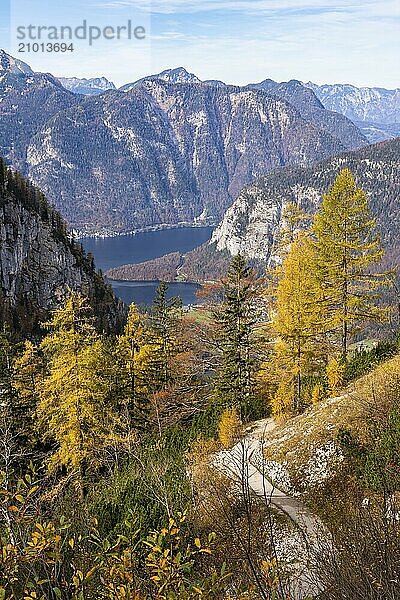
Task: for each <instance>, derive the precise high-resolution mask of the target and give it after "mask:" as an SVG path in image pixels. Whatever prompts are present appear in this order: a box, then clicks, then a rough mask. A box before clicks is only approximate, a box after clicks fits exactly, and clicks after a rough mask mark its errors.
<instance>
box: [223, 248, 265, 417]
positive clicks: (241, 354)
mask: <svg viewBox="0 0 400 600" xmlns="http://www.w3.org/2000/svg"><path fill="white" fill-rule="evenodd" d="M257 284H258V282H257V280H256V278H255V277H254V273H253V272H252V270H251V269H250V268H249V267H248V266H247V265H246V262H245V260H244V258H243V257H242V256H240V255H238V256H236V257H234V258H233V259H232V262H231V265H230V267H229V270H228V274H227V277H226V279H225V280H224V281H223V302H222V305H221V307H220V309H219V310H218V311H217V312H216V313H215V315H214V319H215V322H216V326H217V330H218V339H217V345H218V347H219V352H220V355H221V358H220V365H219V368H218V373H217V377H216V384H215V393H216V398H217V400H218V402H219V403H222V405H223V406H226V407H231V408H236V409H237V410H238V411H239V414H240V416H241V418H242V420H244V421H245V420H247V419H248V418H249V417H250V414H251V410H252V404H253V401H254V400H255V397H256V395H255V390H256V373H257V366H258V364H257V359H256V335H255V329H256V323H257V310H256V303H255V298H256V294H257Z"/></svg>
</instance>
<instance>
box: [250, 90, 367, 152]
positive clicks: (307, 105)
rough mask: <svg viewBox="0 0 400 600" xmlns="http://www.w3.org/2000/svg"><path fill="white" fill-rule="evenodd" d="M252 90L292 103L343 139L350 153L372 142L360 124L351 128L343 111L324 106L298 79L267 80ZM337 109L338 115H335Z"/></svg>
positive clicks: (328, 130) (327, 130)
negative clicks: (362, 131) (359, 127)
mask: <svg viewBox="0 0 400 600" xmlns="http://www.w3.org/2000/svg"><path fill="white" fill-rule="evenodd" d="M248 87H249V88H250V89H259V90H263V91H265V92H267V93H268V94H269V95H270V96H273V97H274V98H279V99H281V100H285V101H286V102H289V103H290V104H291V105H292V106H294V107H295V108H296V109H297V110H298V111H299V113H300V114H301V116H302V117H303V119H305V120H307V121H309V122H310V123H313V124H314V125H316V126H318V127H319V128H320V129H322V130H323V131H326V132H327V133H329V134H330V135H332V136H334V137H337V138H339V139H340V140H341V142H342V143H343V145H344V146H345V147H346V148H347V149H348V150H353V149H356V148H360V147H361V146H365V145H366V144H367V143H368V142H367V139H366V137H365V136H364V135H363V134H362V133H361V132H360V130H359V129H358V128H357V127H356V125H353V126H351V125H350V124H349V119H348V118H347V117H346V116H344V115H343V114H339V113H341V112H342V111H341V110H336V109H334V108H331V107H330V106H325V107H324V105H323V104H322V102H321V101H320V100H319V99H318V97H317V95H316V94H315V93H314V91H313V90H311V89H310V88H308V87H306V86H305V85H303V84H302V83H301V82H300V81H297V80H296V79H292V80H291V81H288V82H282V83H276V82H275V81H272V80H271V79H266V80H265V81H262V82H261V83H256V84H250V85H249V86H248ZM334 110H336V112H333V111H334Z"/></svg>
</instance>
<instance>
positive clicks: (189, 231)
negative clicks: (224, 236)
mask: <svg viewBox="0 0 400 600" xmlns="http://www.w3.org/2000/svg"><path fill="white" fill-rule="evenodd" d="M212 232H213V228H212V227H182V228H179V229H162V230H160V231H146V232H144V233H137V234H135V235H120V236H116V237H109V238H83V239H81V240H80V241H81V243H82V245H83V247H84V248H85V250H86V251H87V252H91V253H92V254H93V256H94V258H95V262H96V267H97V268H98V269H102V271H103V272H105V271H107V270H108V269H111V268H113V267H120V266H121V265H127V264H136V263H140V262H144V261H145V260H151V259H153V258H157V257H159V256H162V255H163V254H168V253H169V252H182V253H184V252H189V251H190V250H193V249H194V248H196V246H200V244H204V243H205V242H207V241H208V240H209V239H210V238H211V235H212ZM110 283H111V285H112V286H113V289H114V291H115V294H116V295H117V296H118V297H119V298H121V299H122V300H123V301H124V302H126V303H127V304H131V303H132V302H135V304H146V305H148V304H151V303H152V301H153V298H154V293H155V290H156V288H157V285H158V283H157V282H153V281H112V280H110ZM198 288H199V286H198V285H195V284H192V283H171V284H170V287H169V290H168V295H169V296H180V297H181V298H182V302H183V304H185V305H187V304H196V303H197V302H198V300H197V298H196V295H195V294H196V291H197V290H198Z"/></svg>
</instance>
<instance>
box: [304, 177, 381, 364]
mask: <svg viewBox="0 0 400 600" xmlns="http://www.w3.org/2000/svg"><path fill="white" fill-rule="evenodd" d="M313 232H314V235H315V237H316V248H317V255H318V272H319V279H320V282H321V286H322V288H323V292H324V300H325V303H326V329H327V330H328V331H331V332H332V333H333V332H336V333H337V334H338V336H339V339H340V347H341V352H342V355H343V358H344V359H346V357H347V350H348V341H349V336H350V335H351V333H352V330H353V328H354V327H355V326H357V325H358V324H362V323H365V322H366V321H368V320H371V319H372V320H382V319H383V318H384V317H385V314H386V311H385V310H384V309H382V308H379V307H378V306H377V300H378V298H379V288H380V287H381V286H382V285H384V284H387V283H388V282H389V280H388V277H387V274H383V273H379V272H377V271H376V269H375V270H374V267H375V266H376V265H377V264H378V263H379V262H380V260H381V259H382V256H383V250H382V247H381V243H380V238H379V234H378V233H377V231H376V221H375V219H374V218H373V217H372V216H371V212H370V208H369V203H368V197H367V195H366V193H365V192H364V191H363V190H362V189H361V188H360V187H358V185H357V183H356V181H355V180H354V177H353V175H352V173H351V171H350V170H349V169H343V170H342V171H341V172H340V173H339V175H338V177H337V178H336V180H335V182H334V184H333V185H332V187H331V188H330V190H329V191H328V193H327V194H325V196H324V198H323V202H322V205H321V207H320V209H319V211H318V212H317V214H316V216H315V219H314V224H313Z"/></svg>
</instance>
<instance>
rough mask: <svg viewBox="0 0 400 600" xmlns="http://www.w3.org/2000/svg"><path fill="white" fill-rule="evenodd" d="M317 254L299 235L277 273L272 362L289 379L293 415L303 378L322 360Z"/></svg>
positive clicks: (322, 321) (296, 408)
mask: <svg viewBox="0 0 400 600" xmlns="http://www.w3.org/2000/svg"><path fill="white" fill-rule="evenodd" d="M315 268H316V254H315V250H314V246H313V244H312V242H311V240H310V239H309V237H308V235H307V233H305V232H301V233H298V234H297V236H296V237H295V239H294V241H293V243H292V244H291V246H290V250H289V251H288V253H287V256H286V258H285V259H284V261H283V263H282V265H281V266H280V267H279V268H278V269H277V275H278V282H277V287H276V306H275V310H274V314H273V317H272V330H273V332H274V333H275V335H276V336H277V342H276V344H275V346H274V353H273V354H274V360H275V362H276V363H277V364H278V366H279V368H280V369H282V367H283V368H284V369H285V370H286V373H287V374H288V375H289V376H291V377H292V380H293V390H294V395H293V399H294V405H293V411H294V412H297V411H298V410H299V409H300V405H301V396H302V387H301V386H302V378H303V375H304V374H306V373H311V372H313V371H315V370H318V368H320V366H321V362H322V361H323V359H324V353H325V351H324V343H323V342H324V338H323V336H322V335H321V332H322V331H323V326H324V311H323V304H322V302H321V301H320V299H321V289H320V285H319V281H318V279H317V278H316V276H315Z"/></svg>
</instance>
